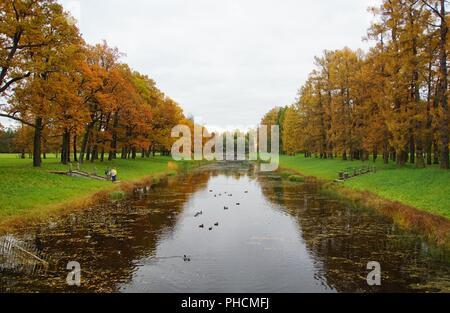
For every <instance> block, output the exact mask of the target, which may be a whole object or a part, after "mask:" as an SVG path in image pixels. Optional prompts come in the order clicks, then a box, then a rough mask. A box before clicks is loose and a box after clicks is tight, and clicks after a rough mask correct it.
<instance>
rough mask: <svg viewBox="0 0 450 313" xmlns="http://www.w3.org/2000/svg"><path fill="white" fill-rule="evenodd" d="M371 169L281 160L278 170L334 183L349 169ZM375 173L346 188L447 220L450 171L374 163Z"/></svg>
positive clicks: (354, 180)
mask: <svg viewBox="0 0 450 313" xmlns="http://www.w3.org/2000/svg"><path fill="white" fill-rule="evenodd" d="M367 165H371V166H372V165H374V163H373V162H372V161H366V162H362V161H342V160H338V159H335V160H320V159H316V158H304V157H303V156H295V157H289V156H282V157H281V159H280V166H281V167H282V168H290V169H293V170H296V171H298V172H300V173H302V174H303V175H307V176H315V177H318V178H322V179H327V180H334V179H337V178H338V172H339V171H341V170H345V169H346V168H349V167H361V166H367ZM375 165H376V167H377V169H378V171H377V173H374V174H368V175H363V176H359V177H355V178H352V179H350V180H348V181H346V182H345V183H344V185H345V186H346V187H350V188H353V189H357V190H363V191H370V192H372V193H374V194H377V195H379V196H381V197H383V198H385V199H388V200H394V201H399V202H401V203H404V204H407V205H410V206H414V207H416V208H418V209H421V210H424V211H428V212H431V213H434V214H438V215H441V216H445V217H447V218H450V171H444V170H441V169H440V168H439V166H429V167H427V168H425V169H416V168H415V167H414V165H411V164H407V165H405V167H403V168H398V167H397V166H396V164H394V163H392V162H391V163H390V164H388V165H385V164H383V162H382V160H381V159H379V160H378V161H377V162H376V164H375Z"/></svg>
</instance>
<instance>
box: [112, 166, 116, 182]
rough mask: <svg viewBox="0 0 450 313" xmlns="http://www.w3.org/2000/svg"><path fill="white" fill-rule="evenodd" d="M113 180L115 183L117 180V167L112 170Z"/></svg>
mask: <svg viewBox="0 0 450 313" xmlns="http://www.w3.org/2000/svg"><path fill="white" fill-rule="evenodd" d="M111 180H112V182H113V183H115V182H117V169H115V168H113V169H112V170H111Z"/></svg>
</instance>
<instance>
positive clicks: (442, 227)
mask: <svg viewBox="0 0 450 313" xmlns="http://www.w3.org/2000/svg"><path fill="white" fill-rule="evenodd" d="M279 171H280V172H282V173H288V174H293V175H300V176H302V177H304V178H305V180H308V181H313V182H317V183H319V184H320V186H321V190H322V192H324V193H326V194H330V195H332V196H333V197H337V198H338V199H341V200H345V201H350V202H352V203H354V204H355V205H358V206H361V207H364V208H367V209H372V210H376V211H377V212H379V213H381V214H382V215H384V216H387V217H389V218H392V220H393V221H394V223H395V224H396V225H398V226H399V227H401V228H404V229H408V230H413V231H417V232H419V233H420V234H423V235H424V236H425V237H426V238H427V239H429V240H431V241H433V242H435V243H436V244H437V245H439V246H446V247H447V248H450V219H448V218H447V217H444V216H440V215H436V214H432V213H430V212H425V211H423V210H421V209H420V208H416V207H413V206H410V205H406V204H404V203H401V202H399V201H394V200H389V199H386V198H383V197H381V196H379V195H377V194H376V193H374V192H371V191H369V190H358V189H354V188H350V187H347V186H343V185H342V184H339V183H336V182H333V181H331V180H328V179H324V178H320V177H316V176H307V175H304V174H303V173H301V171H298V170H296V169H293V168H289V167H285V166H283V167H280V168H279Z"/></svg>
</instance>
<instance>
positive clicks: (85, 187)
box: [0, 154, 174, 220]
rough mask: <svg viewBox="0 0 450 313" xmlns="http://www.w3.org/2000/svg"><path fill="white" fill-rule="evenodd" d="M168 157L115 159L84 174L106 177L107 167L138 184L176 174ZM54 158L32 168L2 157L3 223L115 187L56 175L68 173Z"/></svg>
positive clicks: (0, 199) (89, 165)
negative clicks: (170, 165) (149, 177)
mask: <svg viewBox="0 0 450 313" xmlns="http://www.w3.org/2000/svg"><path fill="white" fill-rule="evenodd" d="M171 160H172V159H171V158H169V157H161V156H156V157H153V158H150V159H141V158H139V159H136V160H120V159H118V160H114V161H111V162H109V161H107V162H105V163H100V162H96V163H93V164H92V163H89V162H87V163H86V164H83V165H82V166H81V170H82V171H86V172H89V173H92V172H94V171H96V172H97V173H98V175H103V173H104V170H105V168H106V167H108V166H109V167H116V168H117V170H118V178H119V180H120V181H124V182H125V181H135V180H139V179H143V178H145V177H148V176H153V175H155V176H156V175H161V174H167V173H171V172H174V170H170V169H169V167H168V162H169V161H171ZM68 169H69V167H68V166H67V165H62V164H60V163H59V160H58V159H56V158H55V157H54V156H53V157H50V158H47V159H46V160H43V165H42V168H39V169H36V168H33V167H32V160H30V159H24V160H22V159H19V158H18V156H17V155H9V154H6V155H5V154H0V177H1V179H0V190H1V193H0V220H2V219H3V218H7V217H12V216H16V215H20V214H23V213H30V212H32V211H37V210H39V209H41V208H45V207H47V206H54V205H59V204H64V203H70V202H71V201H74V200H76V199H78V198H80V197H87V196H90V195H93V194H95V193H96V192H98V191H101V190H108V189H112V188H113V184H112V183H111V182H107V181H96V180H91V179H87V178H81V177H69V176H64V175H56V174H52V173H50V171H67V170H68Z"/></svg>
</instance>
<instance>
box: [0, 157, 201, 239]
mask: <svg viewBox="0 0 450 313" xmlns="http://www.w3.org/2000/svg"><path fill="white" fill-rule="evenodd" d="M169 163H170V165H169ZM169 163H168V166H167V170H166V171H165V172H160V173H154V174H151V175H144V176H141V177H138V178H134V179H130V180H126V181H121V182H120V183H117V184H111V185H105V188H102V189H100V190H95V191H91V192H87V193H84V194H80V195H79V196H78V198H77V199H70V200H67V201H63V202H59V203H55V204H51V205H46V206H43V207H41V208H39V209H33V210H30V211H27V212H21V213H18V214H15V215H13V216H8V217H4V218H0V236H1V235H5V234H9V233H14V232H15V231H17V230H18V229H21V228H24V227H27V225H32V224H36V223H39V222H42V221H44V220H51V219H53V218H57V217H60V216H63V215H67V214H70V213H72V212H77V211H82V210H84V209H88V208H89V207H91V206H93V205H95V204H97V203H98V202H99V201H102V200H107V199H109V198H110V196H111V195H112V194H113V193H115V192H118V193H120V192H123V193H129V192H131V191H133V189H134V188H135V187H136V186H138V185H140V184H143V183H144V182H145V183H148V182H149V181H151V182H152V185H153V184H157V183H158V182H159V181H160V180H162V179H164V178H167V177H170V176H176V175H182V174H185V173H187V172H190V171H192V170H194V169H197V168H199V167H200V166H203V165H205V164H207V163H206V162H201V161H198V162H192V163H190V164H189V166H188V167H187V168H186V167H180V166H178V165H177V164H176V163H174V162H169ZM174 164H175V165H174Z"/></svg>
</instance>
